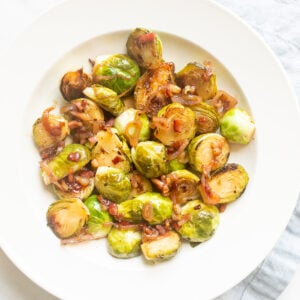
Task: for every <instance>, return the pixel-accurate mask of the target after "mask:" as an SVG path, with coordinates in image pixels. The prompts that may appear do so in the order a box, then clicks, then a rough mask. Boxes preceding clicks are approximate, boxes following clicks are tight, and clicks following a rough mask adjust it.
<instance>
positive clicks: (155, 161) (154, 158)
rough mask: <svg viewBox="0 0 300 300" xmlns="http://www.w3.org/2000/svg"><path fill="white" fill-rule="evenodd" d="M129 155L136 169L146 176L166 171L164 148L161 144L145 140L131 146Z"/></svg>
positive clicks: (157, 174)
mask: <svg viewBox="0 0 300 300" xmlns="http://www.w3.org/2000/svg"><path fill="white" fill-rule="evenodd" d="M131 157H132V160H133V163H134V165H135V167H136V168H137V170H138V171H139V172H140V173H142V174H143V175H145V176H146V177H147V178H154V177H158V176H161V175H163V174H166V173H167V172H168V165H167V154H166V148H165V146H164V145H163V144H161V143H157V142H153V141H146V142H140V143H138V145H137V146H136V147H135V148H131Z"/></svg>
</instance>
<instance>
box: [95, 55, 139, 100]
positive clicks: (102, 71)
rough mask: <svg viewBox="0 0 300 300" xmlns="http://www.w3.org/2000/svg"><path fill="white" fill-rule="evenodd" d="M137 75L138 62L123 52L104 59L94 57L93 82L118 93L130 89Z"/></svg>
mask: <svg viewBox="0 0 300 300" xmlns="http://www.w3.org/2000/svg"><path fill="white" fill-rule="evenodd" d="M139 77H140V69H139V66H138V64H137V63H136V62H135V61H134V60H132V59H131V58H130V57H128V56H126V55H123V54H115V55H112V56H109V57H108V58H106V59H104V60H102V58H101V57H99V58H96V61H95V64H94V67H93V80H94V82H96V83H99V84H101V85H104V86H106V87H108V88H110V89H112V90H113V91H115V92H116V93H117V94H118V95H119V94H124V93H127V92H128V91H130V90H131V89H132V88H133V87H134V85H135V83H136V81H137V80H138V78H139Z"/></svg>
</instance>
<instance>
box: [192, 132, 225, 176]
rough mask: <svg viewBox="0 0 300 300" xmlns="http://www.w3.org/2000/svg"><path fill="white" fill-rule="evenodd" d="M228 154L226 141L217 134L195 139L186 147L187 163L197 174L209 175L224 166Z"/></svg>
mask: <svg viewBox="0 0 300 300" xmlns="http://www.w3.org/2000/svg"><path fill="white" fill-rule="evenodd" d="M229 153H230V149H229V145H228V142H227V141H226V139H225V138H224V137H223V136H221V135H220V134H218V133H205V134H202V135H199V136H197V137H195V138H194V139H193V140H192V141H191V142H190V144H189V146H188V154H189V163H190V165H191V166H192V168H193V169H195V170H196V171H199V172H204V173H209V172H210V171H214V170H216V169H219V168H221V167H222V166H224V165H225V163H226V162H227V160H228V157H229Z"/></svg>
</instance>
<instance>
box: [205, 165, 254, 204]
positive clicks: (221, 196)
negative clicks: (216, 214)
mask: <svg viewBox="0 0 300 300" xmlns="http://www.w3.org/2000/svg"><path fill="white" fill-rule="evenodd" d="M248 181H249V176H248V174H247V171H246V170H245V169H244V168H243V167H242V166H241V165H239V164H236V163H230V164H227V165H225V166H224V167H223V168H221V169H219V170H217V171H215V172H214V173H213V174H212V176H211V177H210V178H207V179H206V180H205V182H202V184H201V185H199V190H200V193H201V196H202V198H203V201H204V202H205V203H212V204H216V203H228V202H232V201H234V200H236V199H237V198H239V197H240V196H241V194H242V193H243V191H244V190H245V188H246V186H247V184H248ZM212 195H213V196H214V199H212Z"/></svg>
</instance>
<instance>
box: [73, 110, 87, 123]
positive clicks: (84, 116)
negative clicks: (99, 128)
mask: <svg viewBox="0 0 300 300" xmlns="http://www.w3.org/2000/svg"><path fill="white" fill-rule="evenodd" d="M70 113H71V115H73V116H74V117H76V118H78V119H80V120H82V121H91V117H90V116H89V115H88V114H87V113H83V112H78V111H71V112H70Z"/></svg>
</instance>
